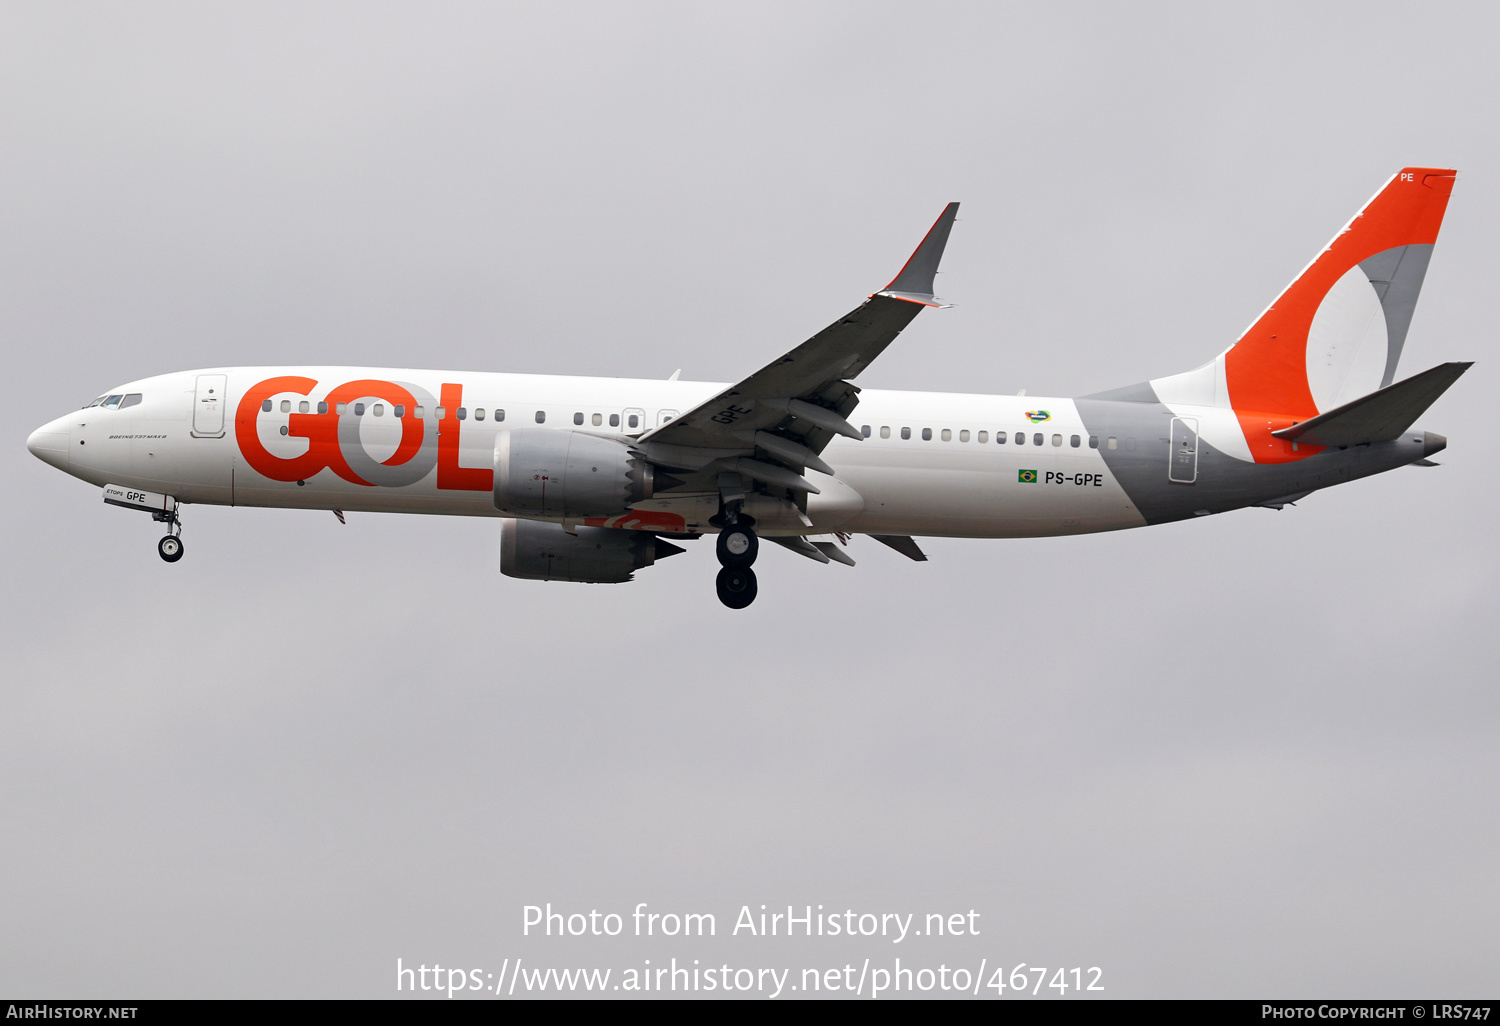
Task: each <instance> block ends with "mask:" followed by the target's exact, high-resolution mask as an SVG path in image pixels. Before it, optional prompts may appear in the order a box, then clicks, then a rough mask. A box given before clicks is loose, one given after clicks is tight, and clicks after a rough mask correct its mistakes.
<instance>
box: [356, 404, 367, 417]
mask: <svg viewBox="0 0 1500 1026" xmlns="http://www.w3.org/2000/svg"><path fill="white" fill-rule="evenodd" d="M354 415H355V416H356V417H363V416H364V415H365V404H364V403H355V404H354Z"/></svg>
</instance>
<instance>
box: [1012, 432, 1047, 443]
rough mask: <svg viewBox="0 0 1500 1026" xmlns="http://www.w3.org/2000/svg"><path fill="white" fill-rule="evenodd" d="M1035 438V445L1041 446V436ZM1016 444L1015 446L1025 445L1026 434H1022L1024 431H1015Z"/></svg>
mask: <svg viewBox="0 0 1500 1026" xmlns="http://www.w3.org/2000/svg"><path fill="white" fill-rule="evenodd" d="M1036 438H1037V442H1036V444H1037V445H1041V444H1042V436H1041V435H1037V436H1036ZM1016 444H1017V445H1025V444H1026V432H1024V431H1017V432H1016Z"/></svg>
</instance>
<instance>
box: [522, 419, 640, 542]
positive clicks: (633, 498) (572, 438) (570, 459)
mask: <svg viewBox="0 0 1500 1026" xmlns="http://www.w3.org/2000/svg"><path fill="white" fill-rule="evenodd" d="M652 483H653V480H652V467H651V464H649V463H647V462H646V461H645V460H643V459H640V458H638V457H635V456H632V455H631V454H630V448H629V447H628V446H627V445H626V444H625V443H624V442H620V441H616V440H615V439H613V438H601V437H599V436H598V435H591V434H588V433H586V432H583V431H557V430H548V429H547V428H518V429H515V430H511V431H501V432H500V433H499V434H498V435H496V437H495V508H496V509H498V510H500V511H501V512H502V513H513V514H515V515H517V516H522V517H555V518H557V519H559V520H564V519H566V520H581V519H583V518H584V517H612V516H618V515H619V514H621V513H624V512H625V511H626V510H628V509H630V507H631V505H632V504H633V503H637V502H641V501H644V500H646V499H649V498H651V494H652Z"/></svg>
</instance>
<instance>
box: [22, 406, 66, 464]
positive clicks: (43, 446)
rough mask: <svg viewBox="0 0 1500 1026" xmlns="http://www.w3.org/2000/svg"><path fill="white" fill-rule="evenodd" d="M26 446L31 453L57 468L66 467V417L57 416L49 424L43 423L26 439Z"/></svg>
mask: <svg viewBox="0 0 1500 1026" xmlns="http://www.w3.org/2000/svg"><path fill="white" fill-rule="evenodd" d="M26 448H27V449H28V450H29V451H30V452H31V455H33V456H35V457H36V458H37V459H39V460H41V461H42V462H43V463H46V464H48V465H49V466H53V467H56V468H57V469H58V470H64V471H65V470H67V469H68V424H67V418H66V417H59V418H58V419H57V420H54V421H53V422H52V423H50V424H43V425H42V426H41V427H39V428H37V429H36V430H35V431H33V432H32V433H31V437H30V438H28V439H26Z"/></svg>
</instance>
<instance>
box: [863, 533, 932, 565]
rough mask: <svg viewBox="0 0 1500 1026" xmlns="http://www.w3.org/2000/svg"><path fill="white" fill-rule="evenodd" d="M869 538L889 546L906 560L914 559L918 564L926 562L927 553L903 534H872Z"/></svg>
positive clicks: (912, 539)
mask: <svg viewBox="0 0 1500 1026" xmlns="http://www.w3.org/2000/svg"><path fill="white" fill-rule="evenodd" d="M870 537H871V538H874V539H875V540H876V541H878V542H879V543H880V544H882V545H889V546H890V547H891V548H893V549H895V550H896V551H897V552H899V553H901V555H903V556H905V557H906V558H907V559H915V560H916V561H917V562H918V563H925V562H927V553H925V552H923V551H922V550H921V549H920V548H918V547H917V540H916V539H915V538H908V537H907V536H906V535H904V534H872V535H870Z"/></svg>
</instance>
